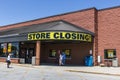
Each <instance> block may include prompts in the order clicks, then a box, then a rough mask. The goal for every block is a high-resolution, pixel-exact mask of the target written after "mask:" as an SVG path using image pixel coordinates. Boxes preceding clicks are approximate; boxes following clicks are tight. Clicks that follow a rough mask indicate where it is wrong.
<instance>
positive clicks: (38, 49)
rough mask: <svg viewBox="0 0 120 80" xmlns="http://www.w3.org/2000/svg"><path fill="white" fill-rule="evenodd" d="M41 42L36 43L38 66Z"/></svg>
mask: <svg viewBox="0 0 120 80" xmlns="http://www.w3.org/2000/svg"><path fill="white" fill-rule="evenodd" d="M40 45H41V44H40V41H37V42H36V63H35V64H36V65H40Z"/></svg>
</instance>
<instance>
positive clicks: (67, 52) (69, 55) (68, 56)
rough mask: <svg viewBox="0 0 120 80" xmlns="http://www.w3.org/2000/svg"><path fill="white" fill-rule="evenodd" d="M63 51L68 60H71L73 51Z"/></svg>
mask: <svg viewBox="0 0 120 80" xmlns="http://www.w3.org/2000/svg"><path fill="white" fill-rule="evenodd" d="M62 51H63V52H64V53H65V54H66V58H71V50H70V49H64V50H62Z"/></svg>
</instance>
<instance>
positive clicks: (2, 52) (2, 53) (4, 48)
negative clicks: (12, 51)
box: [0, 43, 7, 57]
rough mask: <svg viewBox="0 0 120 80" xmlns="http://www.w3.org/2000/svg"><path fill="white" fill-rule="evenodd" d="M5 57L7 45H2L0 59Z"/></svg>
mask: <svg viewBox="0 0 120 80" xmlns="http://www.w3.org/2000/svg"><path fill="white" fill-rule="evenodd" d="M6 56H7V43H2V44H1V45H0V57H6Z"/></svg>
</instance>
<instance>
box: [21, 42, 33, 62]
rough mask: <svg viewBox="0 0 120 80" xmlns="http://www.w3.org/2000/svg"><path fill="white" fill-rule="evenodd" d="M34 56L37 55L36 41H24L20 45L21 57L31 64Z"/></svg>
mask: <svg viewBox="0 0 120 80" xmlns="http://www.w3.org/2000/svg"><path fill="white" fill-rule="evenodd" d="M33 56H35V44H34V43H24V44H21V45H20V58H22V59H24V63H26V64H31V63H32V57H33Z"/></svg>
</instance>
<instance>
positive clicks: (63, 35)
mask: <svg viewBox="0 0 120 80" xmlns="http://www.w3.org/2000/svg"><path fill="white" fill-rule="evenodd" d="M28 40H79V41H87V42H91V41H92V36H91V35H90V34H86V33H79V32H35V33H29V34H28Z"/></svg>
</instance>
